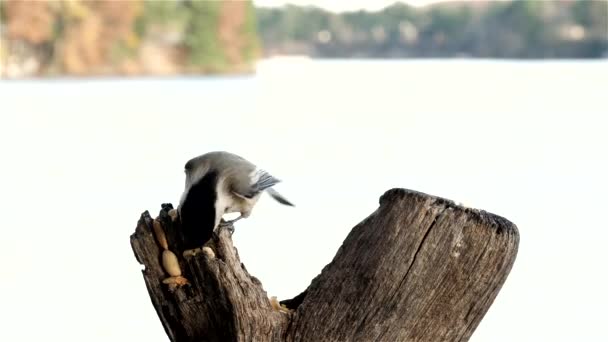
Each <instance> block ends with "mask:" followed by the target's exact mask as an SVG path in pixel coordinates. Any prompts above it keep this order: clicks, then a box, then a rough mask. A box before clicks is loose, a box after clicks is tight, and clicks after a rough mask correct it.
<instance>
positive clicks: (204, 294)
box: [131, 189, 519, 342]
mask: <svg viewBox="0 0 608 342" xmlns="http://www.w3.org/2000/svg"><path fill="white" fill-rule="evenodd" d="M169 209H170V206H169V205H164V206H163V210H161V213H160V215H159V218H158V219H159V220H160V221H161V222H162V223H163V226H164V227H165V230H166V231H167V237H168V240H169V246H170V248H171V249H172V250H173V251H175V252H176V254H177V255H178V256H179V257H180V264H181V267H182V270H184V276H185V277H186V278H187V279H189V281H190V284H189V285H185V286H183V287H180V288H178V289H177V290H175V291H170V290H169V288H168V286H167V285H166V284H163V283H162V280H163V279H164V278H166V277H167V275H166V274H165V273H164V271H163V269H162V267H161V265H160V254H161V251H162V250H161V249H160V248H159V247H158V245H157V242H156V241H155V239H154V236H153V233H152V218H151V217H150V216H149V215H148V213H147V212H146V213H144V214H143V215H142V218H141V219H140V221H139V223H138V226H137V229H136V231H135V233H134V234H133V235H132V236H131V244H132V247H133V251H134V252H135V256H136V258H137V260H138V261H139V262H140V263H142V264H143V265H145V266H146V268H145V270H144V271H143V273H144V279H145V282H146V286H147V288H148V292H149V294H150V298H151V299H152V303H153V305H154V307H155V309H156V311H157V313H158V315H159V318H160V320H161V322H162V324H163V326H164V327H165V330H166V332H167V335H168V336H169V338H170V339H171V340H172V341H180V342H181V341H425V342H426V341H467V340H468V339H469V337H470V336H471V334H472V333H473V331H474V330H475V328H476V327H477V325H478V324H479V322H480V321H481V319H482V317H483V316H484V314H485V313H486V312H487V310H488V308H489V307H490V305H491V304H492V302H493V300H494V298H495V297H496V295H497V294H498V291H499V290H500V288H501V287H502V285H503V283H504V282H505V280H506V278H507V275H508V273H509V271H510V269H511V267H512V265H513V262H514V261H515V257H516V254H517V247H518V243H519V234H518V231H517V228H516V226H515V225H514V224H512V223H511V222H509V221H508V220H506V219H504V218H502V217H499V216H496V215H493V214H490V213H487V212H484V211H481V210H475V209H469V208H464V207H461V206H458V205H456V204H454V203H453V202H452V201H449V200H446V199H442V198H438V197H434V196H429V195H426V194H423V193H419V192H415V191H410V190H404V189H393V190H390V191H388V192H386V193H385V194H384V195H383V196H382V197H381V198H380V207H379V208H378V209H377V210H376V211H375V212H374V213H372V214H371V215H370V216H369V217H367V218H366V219H365V220H364V221H363V222H361V223H360V224H358V225H357V226H356V227H355V228H353V230H352V231H351V232H350V234H349V235H348V237H347V238H346V240H345V241H344V243H343V245H342V246H341V247H340V249H339V250H338V252H337V254H336V256H335V257H334V260H333V261H332V262H331V263H330V264H328V265H327V266H326V267H325V268H324V269H323V271H322V272H321V274H319V275H318V276H317V277H316V278H315V279H313V281H312V283H311V284H310V286H309V287H308V289H307V290H306V291H304V292H303V293H302V294H301V295H299V296H298V297H296V298H294V299H292V300H287V301H283V302H282V303H283V304H285V305H286V306H288V307H290V308H293V309H294V310H292V311H291V312H289V313H285V312H283V311H276V310H274V309H273V308H272V306H271V305H270V302H269V300H268V297H267V295H266V292H265V291H264V290H263V288H262V284H261V283H260V282H259V281H258V280H257V279H256V278H255V277H252V276H251V275H249V273H248V272H247V271H246V269H245V267H244V265H243V264H242V263H241V262H240V259H239V257H238V253H237V251H236V249H235V248H234V247H233V245H232V240H231V236H230V233H229V230H228V229H220V230H219V231H218V234H217V235H214V237H213V238H212V241H211V242H210V243H209V246H210V247H211V248H212V249H213V250H214V251H215V256H209V255H206V254H204V253H201V254H197V255H196V256H194V257H191V258H187V259H183V258H182V257H181V252H182V250H181V237H180V234H179V223H178V222H174V223H172V221H171V219H170V217H169V216H168V215H167V211H168V210H169Z"/></svg>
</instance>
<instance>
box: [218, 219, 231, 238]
mask: <svg viewBox="0 0 608 342" xmlns="http://www.w3.org/2000/svg"><path fill="white" fill-rule="evenodd" d="M233 222H234V221H224V219H222V220H221V221H220V224H219V228H221V229H226V230H228V232H229V233H230V236H232V234H234V224H233Z"/></svg>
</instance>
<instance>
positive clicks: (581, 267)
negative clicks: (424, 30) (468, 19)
mask: <svg viewBox="0 0 608 342" xmlns="http://www.w3.org/2000/svg"><path fill="white" fill-rule="evenodd" d="M607 100H608V63H607V62H605V61H598V62H583V61H569V62H511V61H466V60H453V61H444V60H429V61H314V62H313V61H305V60H292V61H289V60H283V61H281V60H275V61H264V62H261V63H260V64H259V68H258V73H257V75H256V76H255V77H228V78H221V77H220V78H175V79H154V78H143V79H133V80H119V79H102V80H55V81H11V82H7V81H2V82H0V112H1V114H0V115H1V116H0V117H1V126H0V144H1V145H0V146H2V154H1V156H2V177H0V187H1V189H2V190H1V192H2V196H1V197H0V201H1V202H0V205H1V207H2V208H3V209H4V210H3V214H4V215H3V220H2V224H1V228H0V229H1V232H2V236H1V239H0V241H2V246H1V247H0V260H2V261H1V262H0V265H1V266H2V267H1V268H0V303H1V305H0V320H1V321H2V322H4V323H3V324H2V329H0V340H2V341H32V340H61V341H123V340H131V341H143V340H145V341H166V340H167V338H166V336H165V334H164V331H163V329H162V327H161V324H160V322H159V321H158V319H157V316H156V313H155V312H154V309H153V308H152V305H151V304H150V301H149V298H148V294H147V292H146V290H145V285H144V282H143V280H142V277H141V275H140V272H139V270H140V266H139V265H138V264H137V262H136V261H135V259H134V257H133V254H132V252H131V249H130V245H129V235H130V234H131V233H132V232H133V230H134V228H135V224H136V222H137V219H138V218H139V214H140V213H141V212H142V211H144V210H150V211H151V212H152V213H153V214H156V213H157V212H158V210H159V209H160V204H161V203H163V202H173V203H177V201H178V200H179V196H180V194H181V191H182V187H183V165H184V163H185V161H186V160H188V159H189V158H191V157H193V156H195V155H198V154H201V153H204V152H207V151H210V150H218V149H222V150H229V151H233V152H236V153H238V154H241V155H243V156H245V157H246V158H248V159H250V160H252V161H253V162H255V163H257V164H258V165H260V166H261V167H263V168H265V169H266V170H268V171H270V172H271V173H272V174H274V175H276V176H277V177H278V178H281V179H283V181H284V182H283V183H282V184H280V186H279V187H278V188H277V189H278V190H279V191H281V192H282V193H283V194H284V195H285V196H286V197H287V198H288V199H290V200H291V201H293V202H294V203H295V204H296V207H295V208H289V207H284V206H280V205H278V204H276V203H275V202H273V201H272V200H271V199H269V198H268V197H265V198H263V199H262V200H261V201H260V203H259V205H258V207H256V209H255V211H254V212H253V214H252V216H251V218H249V219H248V220H243V221H241V222H239V223H238V225H237V227H236V233H235V235H234V239H235V244H236V246H237V248H238V249H239V253H240V256H241V258H242V260H243V261H244V263H245V264H246V265H247V269H248V270H249V271H250V272H251V273H252V274H253V275H255V276H256V277H258V278H259V279H260V280H261V281H262V282H263V284H264V287H265V289H266V290H267V292H268V294H269V296H273V295H276V296H278V297H279V298H286V297H291V296H294V295H296V294H298V293H299V292H300V291H301V290H303V289H304V288H305V287H306V286H307V285H308V284H309V282H310V280H311V279H312V278H313V277H314V276H316V275H317V274H318V272H320V270H321V269H322V267H323V266H324V265H325V264H326V263H328V262H329V261H330V260H331V259H332V257H333V255H334V254H335V252H336V250H337V248H338V247H339V246H340V244H341V243H342V240H343V239H344V238H345V237H346V235H347V234H348V232H349V231H350V229H351V228H352V227H353V226H354V225H355V224H356V223H358V222H359V221H361V220H362V219H363V218H364V217H366V216H367V215H368V214H369V213H371V212H372V211H373V210H375V208H376V207H377V203H378V197H379V196H380V195H381V194H382V193H383V192H384V191H386V190H388V189H390V188H393V187H405V188H410V189H415V190H418V191H422V192H426V193H430V194H434V195H438V196H442V197H447V198H450V199H453V200H455V201H457V202H462V203H463V204H466V205H468V206H472V207H477V208H482V209H485V210H488V211H491V212H493V213H496V214H499V215H502V216H505V217H507V218H508V219H510V220H511V221H513V222H514V223H516V224H517V225H518V227H519V230H520V234H521V245H520V251H519V255H518V259H517V261H516V263H515V266H514V268H513V271H512V273H511V275H510V276H509V278H508V280H507V283H506V284H505V286H504V288H503V290H502V291H501V293H500V294H499V296H498V298H497V300H496V301H495V303H494V305H493V306H492V308H491V309H490V311H489V312H488V314H487V315H486V317H485V318H484V320H483V321H482V323H481V325H480V326H479V328H478V330H477V332H476V333H475V334H474V336H473V338H472V339H471V340H472V341H474V342H482V341H492V342H494V341H505V342H506V341H606V340H608V333H607V332H606V330H605V328H604V325H605V323H606V320H605V319H606V315H605V311H606V307H608V292H607V291H606V289H607V288H608V274H607V273H608V272H607V271H606V270H607V269H608V267H606V262H608V257H607V256H608V253H607V252H606V248H607V247H606V246H608V229H607V228H608V224H607V223H606V220H605V219H604V216H605V213H606V193H607V191H608V182H607V181H606V174H608V160H607V157H606V149H607V147H608V137H607V128H608V125H607V121H606V120H607V119H606V118H607V117H608V105H607V103H608V102H607Z"/></svg>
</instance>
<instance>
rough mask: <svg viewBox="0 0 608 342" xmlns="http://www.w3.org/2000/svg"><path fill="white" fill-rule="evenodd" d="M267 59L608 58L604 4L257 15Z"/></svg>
mask: <svg viewBox="0 0 608 342" xmlns="http://www.w3.org/2000/svg"><path fill="white" fill-rule="evenodd" d="M256 13H257V18H258V30H259V33H260V36H261V40H262V42H263V45H264V53H265V54H266V55H285V54H287V55H289V54H305V55H310V56H313V57H324V58H424V57H477V58H598V57H608V1H591V0H579V1H576V0H557V1H536V0H532V1H524V0H517V1H469V2H445V3H438V4H435V5H430V6H426V7H421V8H417V7H411V6H408V5H405V4H402V3H396V4H394V5H392V6H389V7H387V8H385V9H384V10H381V11H377V12H367V11H357V12H346V13H332V12H328V11H325V10H323V9H319V8H315V7H298V6H291V5H289V6H285V7H281V8H257V9H256Z"/></svg>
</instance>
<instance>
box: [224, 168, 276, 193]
mask: <svg viewBox="0 0 608 342" xmlns="http://www.w3.org/2000/svg"><path fill="white" fill-rule="evenodd" d="M279 182H281V181H280V180H279V179H277V178H274V177H273V176H272V175H271V174H269V173H268V172H266V171H264V170H262V169H255V170H253V171H252V172H251V173H249V174H248V175H247V177H246V178H245V179H239V180H238V181H236V182H234V184H233V186H232V191H233V192H234V193H235V194H236V195H237V196H241V197H246V198H252V197H254V196H255V195H257V194H259V193H260V192H262V191H264V190H266V189H268V188H270V187H271V186H273V185H275V184H277V183H279Z"/></svg>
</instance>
